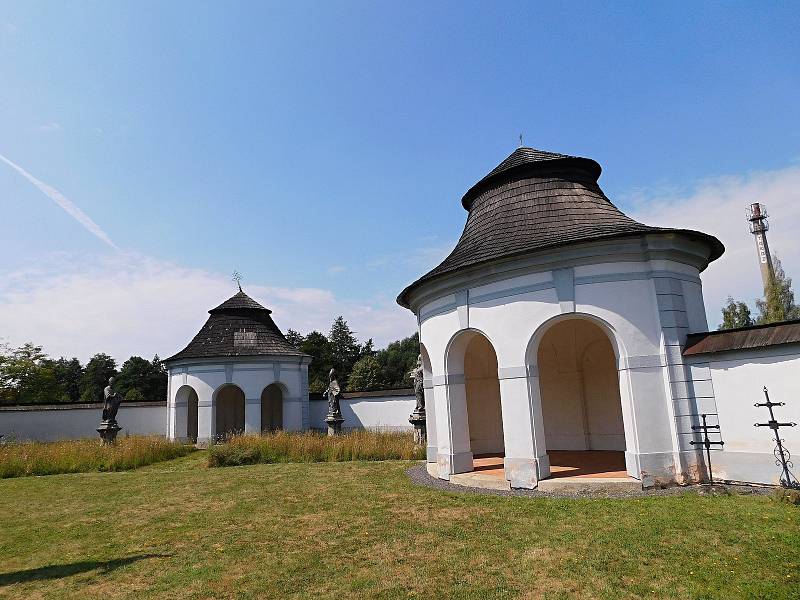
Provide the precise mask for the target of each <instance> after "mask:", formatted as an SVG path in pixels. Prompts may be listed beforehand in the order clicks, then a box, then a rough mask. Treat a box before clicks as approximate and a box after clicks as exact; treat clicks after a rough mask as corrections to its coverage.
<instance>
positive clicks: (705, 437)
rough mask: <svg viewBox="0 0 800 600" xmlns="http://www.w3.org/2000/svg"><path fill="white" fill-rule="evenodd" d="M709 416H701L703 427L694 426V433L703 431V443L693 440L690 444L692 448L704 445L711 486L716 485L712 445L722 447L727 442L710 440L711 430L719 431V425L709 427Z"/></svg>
mask: <svg viewBox="0 0 800 600" xmlns="http://www.w3.org/2000/svg"><path fill="white" fill-rule="evenodd" d="M707 416H708V415H706V414H702V415H700V418H701V419H703V424H702V425H692V431H702V432H703V439H702V440H701V441H699V442H697V441H695V440H692V441H690V442H689V443H690V444H691V445H692V446H695V445H702V446H704V447H705V449H706V459H707V462H708V480H709V481H710V482H711V485H714V474H713V473H712V472H711V446H712V445H718V446H722V445H724V444H725V442H722V441H720V442H713V441H711V440H710V439H708V432H709V430H711V431H719V425H708V424H707V423H706V417H707Z"/></svg>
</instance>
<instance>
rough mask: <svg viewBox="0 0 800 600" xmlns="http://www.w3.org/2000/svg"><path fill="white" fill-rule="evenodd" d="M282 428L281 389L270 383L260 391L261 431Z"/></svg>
mask: <svg viewBox="0 0 800 600" xmlns="http://www.w3.org/2000/svg"><path fill="white" fill-rule="evenodd" d="M280 429H283V390H281V386H279V385H278V384H277V383H271V384H270V385H268V386H267V387H265V388H264V391H263V392H261V431H262V432H268V431H278V430H280Z"/></svg>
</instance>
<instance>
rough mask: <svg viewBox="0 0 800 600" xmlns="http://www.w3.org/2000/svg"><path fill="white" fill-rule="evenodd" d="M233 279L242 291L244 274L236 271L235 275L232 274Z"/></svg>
mask: <svg viewBox="0 0 800 600" xmlns="http://www.w3.org/2000/svg"><path fill="white" fill-rule="evenodd" d="M231 280H232V281H235V282H236V285H238V286H239V291H240V292H241V291H242V274H241V273H239V271H234V272H233V275H232V276H231Z"/></svg>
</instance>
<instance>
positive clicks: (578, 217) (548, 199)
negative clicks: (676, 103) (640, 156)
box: [397, 148, 724, 307]
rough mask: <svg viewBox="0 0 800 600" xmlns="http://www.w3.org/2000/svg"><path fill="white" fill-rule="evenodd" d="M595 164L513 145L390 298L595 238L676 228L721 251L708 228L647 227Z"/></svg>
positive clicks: (404, 298) (404, 300)
mask: <svg viewBox="0 0 800 600" xmlns="http://www.w3.org/2000/svg"><path fill="white" fill-rule="evenodd" d="M601 171H602V169H601V167H600V165H599V164H598V163H597V162H595V161H594V160H592V159H590V158H582V157H578V156H568V155H566V154H557V153H554V152H545V151H542V150H536V149H535V148H517V149H516V150H515V151H514V152H512V153H511V154H510V155H509V156H508V157H507V158H506V159H505V160H503V162H501V163H500V164H499V165H498V166H497V167H495V168H494V169H492V171H490V172H489V174H488V175H486V177H484V178H483V179H481V180H480V181H479V182H478V183H476V184H475V185H474V186H472V187H471V188H470V189H469V190H468V191H467V193H466V194H464V197H463V198H462V199H461V204H462V205H463V206H464V208H465V209H466V210H468V211H469V215H468V216H467V223H466V225H465V226H464V231H463V232H462V234H461V238H460V239H459V240H458V243H457V244H456V247H455V248H454V249H453V251H452V252H451V253H450V255H449V256H448V257H447V258H445V259H444V261H442V263H441V264H440V265H439V266H437V267H436V268H435V269H433V270H432V271H430V272H429V273H426V274H425V275H423V276H422V277H421V278H419V279H418V280H417V281H415V282H414V283H412V284H411V285H409V286H408V287H407V288H406V289H405V290H403V291H402V292H401V293H400V295H399V296H398V298H397V301H398V302H399V303H400V304H401V305H402V306H406V307H408V306H409V294H410V293H411V292H412V291H413V290H414V289H415V288H417V287H418V286H419V285H420V284H422V283H424V282H426V281H429V280H431V279H434V278H436V277H438V276H440V275H444V274H447V273H452V272H454V271H457V270H459V269H463V268H467V267H471V266H474V265H479V264H481V263H486V262H489V261H493V260H497V259H502V258H509V257H513V256H518V255H523V254H526V253H530V252H535V251H538V250H544V249H550V248H555V247H558V246H566V245H570V244H576V243H581V242H588V241H593V240H598V239H607V238H617V237H626V236H633V235H642V234H647V233H656V232H661V233H679V234H682V235H685V236H687V237H689V238H692V239H698V240H701V241H703V242H704V243H706V244H708V246H709V262H710V261H712V260H715V259H717V258H719V256H720V255H721V254H722V252H723V251H724V246H723V245H722V243H721V242H720V241H719V240H718V239H717V238H715V237H713V236H711V235H707V234H705V233H701V232H698V231H691V230H686V229H668V228H662V227H651V226H649V225H644V224H642V223H639V222H638V221H634V220H633V219H631V218H630V217H628V216H627V215H625V214H624V213H623V212H622V211H620V210H619V209H618V208H617V207H616V206H614V205H613V204H612V203H611V201H610V200H609V199H608V198H607V197H606V195H605V194H604V193H603V190H601V189H600V186H599V185H598V183H597V180H598V178H599V177H600V173H601Z"/></svg>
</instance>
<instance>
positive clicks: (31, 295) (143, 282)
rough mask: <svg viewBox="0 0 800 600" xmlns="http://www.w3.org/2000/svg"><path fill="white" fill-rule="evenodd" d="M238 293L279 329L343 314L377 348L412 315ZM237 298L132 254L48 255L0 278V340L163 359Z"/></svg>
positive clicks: (306, 291) (296, 291) (316, 296)
mask: <svg viewBox="0 0 800 600" xmlns="http://www.w3.org/2000/svg"><path fill="white" fill-rule="evenodd" d="M245 291H246V292H247V293H248V294H249V295H251V296H252V297H253V298H255V299H256V300H257V301H259V302H261V303H262V304H263V305H264V306H266V307H267V308H270V309H272V311H273V318H274V319H275V321H276V323H277V324H278V326H279V327H281V329H282V330H283V331H284V332H285V331H286V330H287V329H289V328H292V329H295V330H298V331H300V332H303V333H305V332H308V331H310V330H312V329H317V330H320V331H323V332H327V331H328V329H329V328H330V325H331V322H332V321H333V319H334V318H335V317H336V316H337V315H339V314H341V315H344V317H345V318H346V319H347V320H348V322H349V323H350V325H351V327H352V328H353V329H354V330H355V331H356V332H358V335H359V338H361V339H366V338H368V337H372V338H374V339H375V342H376V345H377V346H379V347H380V346H383V345H385V344H386V343H388V342H390V341H392V340H395V339H398V338H400V337H404V336H407V335H410V334H411V333H413V332H414V330H415V320H414V317H413V315H412V314H411V313H410V312H409V311H407V310H405V309H402V308H400V307H399V306H397V305H396V304H395V303H394V300H393V299H388V298H387V299H378V300H374V301H369V302H352V301H342V300H339V299H337V298H336V296H335V295H334V294H333V293H332V292H331V291H330V290H325V289H318V288H283V287H271V286H263V285H258V284H255V283H252V284H249V285H246V286H245ZM234 292H235V288H234V286H233V284H232V283H231V281H230V277H229V276H227V275H223V274H219V273H211V272H208V271H205V270H202V269H190V268H186V267H181V266H179V265H175V264H172V263H169V262H165V261H160V260H156V259H153V258H150V257H146V256H141V255H137V254H131V253H122V254H118V255H115V256H112V257H87V256H81V257H78V256H73V255H70V254H58V255H51V256H50V257H48V259H46V260H43V261H41V262H40V263H38V264H37V265H35V266H33V267H31V268H27V269H24V270H19V271H16V272H12V273H5V274H2V276H0V336H2V337H3V338H4V340H3V341H8V342H9V343H11V344H14V345H19V344H22V343H24V342H26V341H32V342H34V343H36V344H39V345H42V346H44V350H45V351H46V352H47V353H48V354H50V355H51V356H61V355H65V356H77V357H78V358H80V359H81V360H82V361H85V360H86V359H87V358H89V357H90V356H91V355H93V354H95V353H96V352H106V353H108V354H111V355H112V356H114V357H115V358H117V359H118V360H120V361H122V360H125V359H126V358H127V357H129V356H131V355H140V356H145V357H150V356H152V355H153V354H156V353H158V354H159V355H161V356H162V357H164V356H168V355H170V354H172V353H174V352H177V351H178V350H180V349H182V348H183V347H184V346H185V345H186V344H187V343H188V342H189V340H190V339H191V338H192V337H193V336H194V335H195V334H196V333H197V331H198V330H199V329H200V327H201V326H202V324H203V323H204V322H205V320H206V318H207V317H208V314H207V311H208V309H210V308H213V307H214V306H217V305H218V304H220V303H222V302H223V301H224V300H226V299H227V298H229V297H230V296H232V295H233V293H234Z"/></svg>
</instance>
